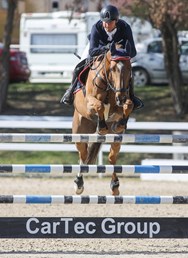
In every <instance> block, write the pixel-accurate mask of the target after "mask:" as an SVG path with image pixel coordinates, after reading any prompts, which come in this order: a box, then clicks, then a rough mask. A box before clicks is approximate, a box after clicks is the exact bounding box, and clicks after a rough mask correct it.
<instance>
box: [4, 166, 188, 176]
mask: <svg viewBox="0 0 188 258" xmlns="http://www.w3.org/2000/svg"><path fill="white" fill-rule="evenodd" d="M56 172H57V173H74V172H75V173H78V172H81V173H91V172H93V173H106V172H110V173H113V172H115V173H130V174H139V173H152V174H160V173H161V174H187V173H188V166H183V165H180V166H168V165H163V166H158V165H156V166H154V165H145V166H143V165H35V164H27V165H26V164H18V165H17V164H12V165H3V164H2V165H0V173H56Z"/></svg>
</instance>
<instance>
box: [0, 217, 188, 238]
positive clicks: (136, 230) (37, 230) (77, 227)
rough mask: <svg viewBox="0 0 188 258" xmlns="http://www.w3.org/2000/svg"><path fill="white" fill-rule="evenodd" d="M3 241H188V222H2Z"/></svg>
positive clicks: (39, 219)
mask: <svg viewBox="0 0 188 258" xmlns="http://www.w3.org/2000/svg"><path fill="white" fill-rule="evenodd" d="M0 238H188V218H153V217H152V218H143V217H142V218H139V217H134V218H131V217H126V218H124V217H95V218H92V217H19V218H18V217H11V218H2V217H1V218H0Z"/></svg>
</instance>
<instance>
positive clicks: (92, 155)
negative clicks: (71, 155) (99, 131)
mask: <svg viewBox="0 0 188 258" xmlns="http://www.w3.org/2000/svg"><path fill="white" fill-rule="evenodd" d="M101 145H102V143H101V142H94V143H91V145H89V149H88V155H87V159H86V161H85V164H95V163H96V160H97V156H98V153H99V150H100V147H101Z"/></svg>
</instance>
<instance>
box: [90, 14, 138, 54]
mask: <svg viewBox="0 0 188 258" xmlns="http://www.w3.org/2000/svg"><path fill="white" fill-rule="evenodd" d="M116 28H117V31H116V33H115V34H114V35H113V38H112V40H111V41H109V40H108V35H107V33H106V31H105V29H104V27H103V25H102V21H101V20H99V21H98V22H97V23H95V24H94V25H93V27H92V29H91V34H90V35H89V40H90V47H89V55H90V56H91V57H93V56H98V55H100V54H103V53H104V52H105V51H106V48H105V46H106V45H108V44H109V43H111V42H112V41H114V42H115V43H117V42H120V41H121V44H122V45H123V47H124V48H125V49H126V53H127V55H129V56H130V57H131V58H132V57H134V56H136V48H135V44H134V39H133V35H132V30H131V27H130V25H129V24H128V23H126V22H125V21H124V20H122V19H119V20H118V21H117V23H116Z"/></svg>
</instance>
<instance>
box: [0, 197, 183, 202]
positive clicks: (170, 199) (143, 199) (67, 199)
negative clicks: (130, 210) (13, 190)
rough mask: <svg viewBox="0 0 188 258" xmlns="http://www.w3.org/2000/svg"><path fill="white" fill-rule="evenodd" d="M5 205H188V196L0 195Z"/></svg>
mask: <svg viewBox="0 0 188 258" xmlns="http://www.w3.org/2000/svg"><path fill="white" fill-rule="evenodd" d="M0 203H6V204H188V196H124V195H122V196H97V195H86V196H78V195H0Z"/></svg>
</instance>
